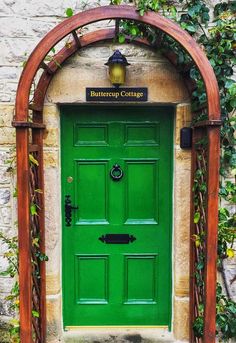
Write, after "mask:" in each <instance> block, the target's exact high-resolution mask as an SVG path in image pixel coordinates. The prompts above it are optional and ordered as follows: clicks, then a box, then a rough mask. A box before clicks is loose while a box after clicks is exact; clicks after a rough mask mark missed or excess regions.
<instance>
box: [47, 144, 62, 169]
mask: <svg viewBox="0 0 236 343" xmlns="http://www.w3.org/2000/svg"><path fill="white" fill-rule="evenodd" d="M44 166H45V168H58V167H59V150H57V149H54V150H53V151H44Z"/></svg>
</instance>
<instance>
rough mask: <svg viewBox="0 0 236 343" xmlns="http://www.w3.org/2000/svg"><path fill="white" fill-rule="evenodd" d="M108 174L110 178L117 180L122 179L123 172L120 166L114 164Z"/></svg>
mask: <svg viewBox="0 0 236 343" xmlns="http://www.w3.org/2000/svg"><path fill="white" fill-rule="evenodd" d="M110 175H111V178H112V180H114V181H119V180H120V179H122V177H123V175H124V173H123V170H122V169H121V167H120V166H119V164H114V166H113V167H112V169H111V171H110Z"/></svg>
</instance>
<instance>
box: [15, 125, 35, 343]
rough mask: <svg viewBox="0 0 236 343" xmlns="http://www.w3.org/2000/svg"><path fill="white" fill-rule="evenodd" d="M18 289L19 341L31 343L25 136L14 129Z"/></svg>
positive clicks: (27, 148)
mask: <svg viewBox="0 0 236 343" xmlns="http://www.w3.org/2000/svg"><path fill="white" fill-rule="evenodd" d="M16 141H17V144H16V153H17V189H18V236H19V238H18V239H19V285H20V341H21V342H22V343H32V280H31V237H30V189H29V132H28V129H27V128H20V127H19V128H17V129H16Z"/></svg>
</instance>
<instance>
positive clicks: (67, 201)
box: [65, 195, 79, 226]
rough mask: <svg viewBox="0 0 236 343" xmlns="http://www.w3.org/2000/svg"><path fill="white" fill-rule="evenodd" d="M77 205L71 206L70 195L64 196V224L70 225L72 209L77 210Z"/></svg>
mask: <svg viewBox="0 0 236 343" xmlns="http://www.w3.org/2000/svg"><path fill="white" fill-rule="evenodd" d="M78 208H79V207H78V206H72V205H71V199H70V195H66V196H65V220H66V226H71V221H72V218H71V217H72V214H71V212H72V210H78Z"/></svg>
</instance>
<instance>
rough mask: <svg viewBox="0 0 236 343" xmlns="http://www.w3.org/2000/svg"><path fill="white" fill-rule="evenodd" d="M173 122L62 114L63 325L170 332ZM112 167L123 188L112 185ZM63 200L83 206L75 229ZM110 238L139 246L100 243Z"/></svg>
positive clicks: (157, 117)
mask: <svg viewBox="0 0 236 343" xmlns="http://www.w3.org/2000/svg"><path fill="white" fill-rule="evenodd" d="M173 113H174V109H173V108H171V107H155V108H154V107H141V106H139V107H110V108H106V107H75V106H74V107H73V106H70V107H67V106H65V107H63V108H62V115H61V146H62V151H61V158H62V209H63V215H62V222H63V316H64V325H65V326H82V325H91V326H92V325H170V322H171V218H172V169H173V168H172V158H173V154H172V151H173ZM116 163H118V164H119V165H120V166H121V168H122V170H123V172H124V176H123V178H122V179H121V180H119V181H114V180H112V178H111V177H110V170H111V168H112V167H113V165H114V164H116ZM70 177H72V178H73V181H72V182H68V180H69V181H71V179H70ZM68 178H69V179H68ZM67 194H70V195H71V199H72V205H78V206H79V209H78V210H73V211H72V225H71V227H67V226H65V214H64V199H65V195H67ZM108 233H110V234H111V233H113V234H114V233H116V234H130V235H133V236H135V237H136V240H135V241H134V242H132V243H129V244H105V243H103V242H101V241H100V240H99V237H101V236H102V235H105V234H108Z"/></svg>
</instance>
